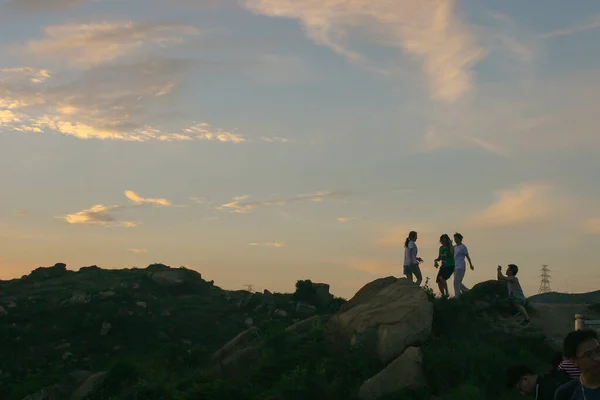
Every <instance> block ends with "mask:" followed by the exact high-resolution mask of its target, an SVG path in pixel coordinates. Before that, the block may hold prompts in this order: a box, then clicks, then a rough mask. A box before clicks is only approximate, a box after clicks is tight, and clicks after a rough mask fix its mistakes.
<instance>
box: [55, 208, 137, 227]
mask: <svg viewBox="0 0 600 400" xmlns="http://www.w3.org/2000/svg"><path fill="white" fill-rule="evenodd" d="M122 208H123V206H119V205H113V206H105V205H102V204H97V205H95V206H93V207H90V208H88V209H85V210H82V211H79V212H76V213H74V214H67V215H65V216H62V217H60V218H62V219H64V220H65V221H66V222H67V223H68V224H71V225H99V226H104V227H112V226H120V227H125V228H134V227H136V226H138V224H139V223H137V222H133V221H123V222H121V221H118V220H117V219H116V218H115V217H113V215H112V214H111V212H112V211H116V210H120V209H122Z"/></svg>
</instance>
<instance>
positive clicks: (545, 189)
mask: <svg viewBox="0 0 600 400" xmlns="http://www.w3.org/2000/svg"><path fill="white" fill-rule="evenodd" d="M552 189H553V187H552V186H551V185H549V184H546V183H538V182H534V183H524V184H520V185H518V186H516V187H514V188H511V189H505V190H499V191H497V192H496V201H495V202H494V203H492V204H491V205H490V206H489V207H487V208H485V209H484V210H482V211H480V212H478V213H476V214H475V215H473V216H472V217H471V218H470V219H469V221H468V222H469V224H470V225H471V226H475V227H482V228H503V227H511V226H519V225H523V224H529V223H535V222H540V221H544V220H547V219H549V218H552V215H553V213H554V211H555V209H554V205H553V204H552V202H551V201H550V200H549V199H550V198H551V197H552V196H551V190H552Z"/></svg>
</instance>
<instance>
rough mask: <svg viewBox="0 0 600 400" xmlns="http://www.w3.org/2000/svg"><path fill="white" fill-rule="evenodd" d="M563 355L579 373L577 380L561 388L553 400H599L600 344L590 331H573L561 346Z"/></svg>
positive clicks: (595, 333) (595, 335)
mask: <svg viewBox="0 0 600 400" xmlns="http://www.w3.org/2000/svg"><path fill="white" fill-rule="evenodd" d="M563 354H564V356H565V358H566V359H568V360H569V361H570V362H571V363H573V365H575V366H576V367H577V368H579V370H580V371H581V375H579V379H573V380H572V381H571V382H569V383H567V384H565V385H563V386H561V387H560V388H558V390H557V391H556V394H555V396H554V400H600V343H599V342H598V333H597V332H596V331H594V330H591V329H584V330H580V331H573V332H571V333H569V334H568V335H567V337H566V338H565V341H564V344H563Z"/></svg>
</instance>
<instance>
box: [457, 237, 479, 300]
mask: <svg viewBox="0 0 600 400" xmlns="http://www.w3.org/2000/svg"><path fill="white" fill-rule="evenodd" d="M454 242H455V243H456V245H455V246H454V296H460V295H461V294H463V293H466V292H468V291H469V289H468V288H467V287H466V286H465V285H464V284H463V279H464V278H465V272H467V263H466V262H465V258H466V259H467V261H468V262H469V266H470V267H471V270H474V269H475V267H473V263H472V262H471V257H470V256H469V249H467V246H465V245H464V243H463V235H461V234H460V233H458V232H457V233H455V234H454Z"/></svg>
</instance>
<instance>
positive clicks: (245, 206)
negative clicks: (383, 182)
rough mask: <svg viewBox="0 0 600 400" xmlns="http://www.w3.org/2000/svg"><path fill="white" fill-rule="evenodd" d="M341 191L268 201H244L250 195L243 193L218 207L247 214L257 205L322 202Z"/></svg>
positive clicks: (338, 194)
mask: <svg viewBox="0 0 600 400" xmlns="http://www.w3.org/2000/svg"><path fill="white" fill-rule="evenodd" d="M341 195H342V194H341V193H338V192H317V193H313V194H306V195H299V196H295V197H288V198H284V199H277V200H266V201H244V200H246V199H248V198H249V197H250V196H249V195H243V196H238V197H234V198H233V201H232V202H229V203H227V204H223V205H222V206H219V207H217V209H219V210H221V211H228V212H233V213H238V214H246V213H249V212H251V211H252V210H254V209H256V208H257V207H267V206H284V205H286V204H290V203H296V202H302V201H313V202H321V201H324V200H326V199H330V198H334V197H338V196H341Z"/></svg>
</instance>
